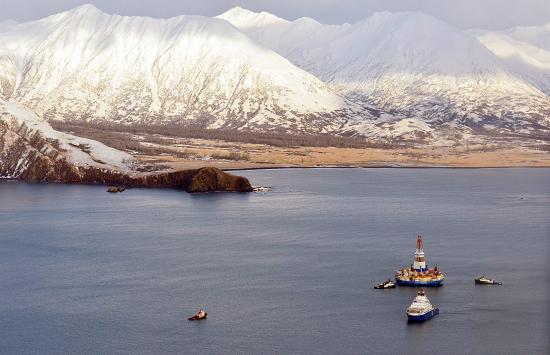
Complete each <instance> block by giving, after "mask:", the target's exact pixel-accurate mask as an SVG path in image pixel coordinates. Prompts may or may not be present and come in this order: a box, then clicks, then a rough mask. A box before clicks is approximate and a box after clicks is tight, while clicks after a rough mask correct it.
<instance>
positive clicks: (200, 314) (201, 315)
mask: <svg viewBox="0 0 550 355" xmlns="http://www.w3.org/2000/svg"><path fill="white" fill-rule="evenodd" d="M207 315H208V313H206V312H205V311H203V310H202V309H199V311H198V312H197V314H195V315H194V316H193V317H189V318H187V319H189V320H201V319H205V318H206V316H207Z"/></svg>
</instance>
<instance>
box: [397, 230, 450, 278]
mask: <svg viewBox="0 0 550 355" xmlns="http://www.w3.org/2000/svg"><path fill="white" fill-rule="evenodd" d="M444 278H445V276H444V275H443V273H442V272H441V271H439V269H438V268H437V266H436V267H431V268H428V267H427V266H426V260H425V257H424V243H423V241H422V236H420V235H419V236H417V238H416V250H415V252H414V262H413V264H412V265H411V267H410V268H403V269H401V270H399V271H396V273H395V281H396V282H397V284H398V285H400V286H422V287H437V286H441V284H442V282H443V279H444Z"/></svg>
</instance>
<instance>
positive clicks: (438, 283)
mask: <svg viewBox="0 0 550 355" xmlns="http://www.w3.org/2000/svg"><path fill="white" fill-rule="evenodd" d="M395 281H396V282H397V284H398V285H399V286H412V287H439V286H441V285H443V280H430V281H420V280H400V279H399V278H396V279H395Z"/></svg>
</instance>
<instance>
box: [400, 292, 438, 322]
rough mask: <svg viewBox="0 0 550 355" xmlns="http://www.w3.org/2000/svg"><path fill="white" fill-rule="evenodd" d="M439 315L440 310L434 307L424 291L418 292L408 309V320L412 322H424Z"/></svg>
mask: <svg viewBox="0 0 550 355" xmlns="http://www.w3.org/2000/svg"><path fill="white" fill-rule="evenodd" d="M438 314H439V308H437V307H434V306H433V305H432V304H431V303H430V300H429V299H428V297H426V293H425V292H424V290H422V289H421V290H420V291H418V293H417V295H416V297H415V298H414V300H413V302H412V304H411V305H410V306H409V308H407V318H408V319H409V321H410V322H423V321H425V320H428V319H430V318H432V317H433V316H436V315H438Z"/></svg>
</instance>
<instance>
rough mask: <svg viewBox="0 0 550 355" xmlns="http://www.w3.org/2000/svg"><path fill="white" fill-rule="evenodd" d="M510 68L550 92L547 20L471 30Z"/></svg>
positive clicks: (549, 28)
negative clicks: (497, 28)
mask: <svg viewBox="0 0 550 355" xmlns="http://www.w3.org/2000/svg"><path fill="white" fill-rule="evenodd" d="M470 33H471V34H473V35H475V36H476V37H477V38H478V39H479V41H480V42H481V43H483V44H484V45H485V46H486V47H487V48H488V49H489V50H490V51H491V52H493V54H495V55H496V56H497V57H499V58H500V59H501V60H502V61H503V62H504V63H505V64H506V65H507V66H508V68H509V70H510V71H512V72H513V73H515V74H517V75H518V76H520V77H521V78H523V79H525V80H526V81H527V82H529V83H531V84H532V85H533V86H535V87H536V88H538V89H540V90H541V91H542V92H544V93H545V94H546V95H550V23H548V24H546V25H544V26H531V27H515V28H512V29H509V30H505V31H481V30H476V31H470Z"/></svg>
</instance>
